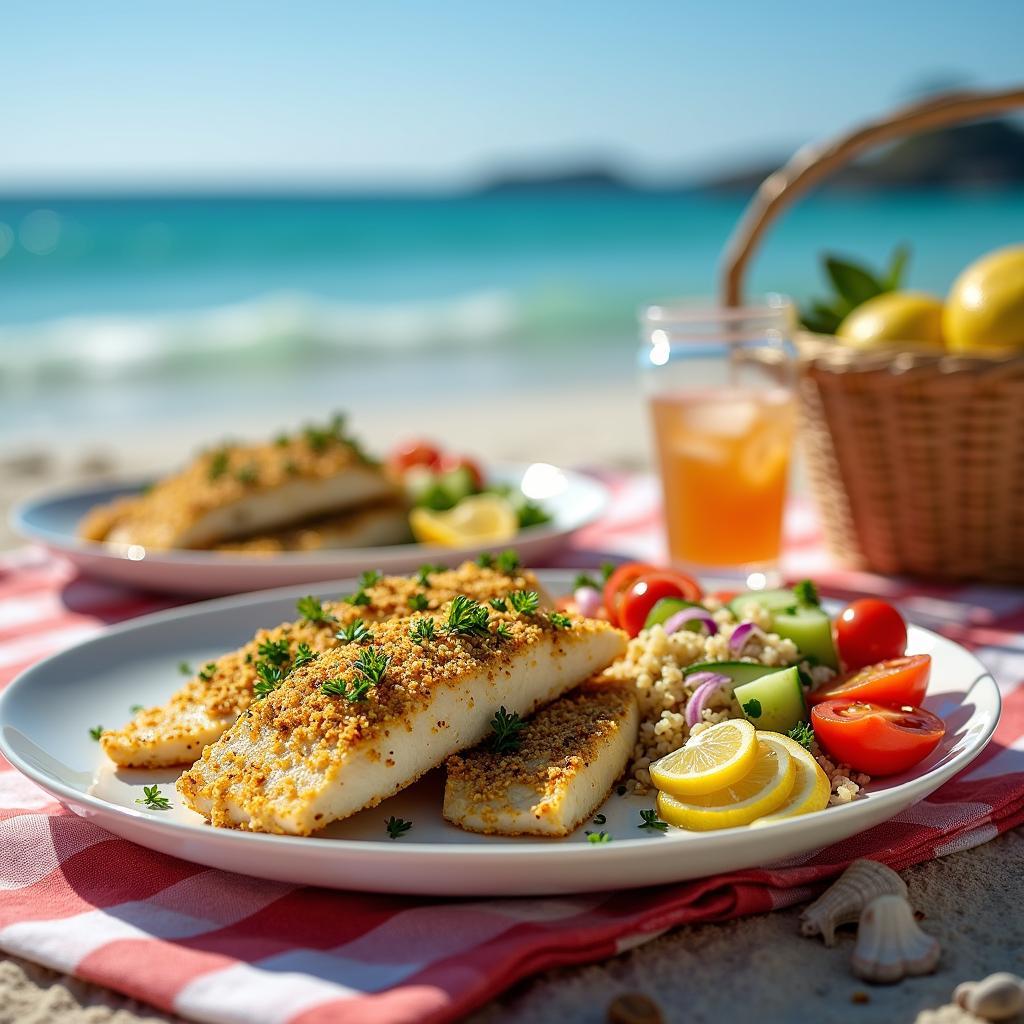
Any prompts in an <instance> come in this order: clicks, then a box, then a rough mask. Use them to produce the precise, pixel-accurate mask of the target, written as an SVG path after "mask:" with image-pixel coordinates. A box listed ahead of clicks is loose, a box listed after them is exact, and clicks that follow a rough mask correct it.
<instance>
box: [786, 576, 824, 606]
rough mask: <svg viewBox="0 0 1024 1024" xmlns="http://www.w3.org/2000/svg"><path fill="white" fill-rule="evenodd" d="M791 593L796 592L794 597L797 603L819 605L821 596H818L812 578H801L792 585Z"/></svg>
mask: <svg viewBox="0 0 1024 1024" xmlns="http://www.w3.org/2000/svg"><path fill="white" fill-rule="evenodd" d="M793 593H794V594H796V599H797V602H798V603H799V604H802V605H813V606H815V607H818V606H820V605H821V598H820V597H819V596H818V588H817V586H816V585H815V583H814V581H813V580H801V581H800V582H799V583H797V584H796V585H795V586H794V587H793Z"/></svg>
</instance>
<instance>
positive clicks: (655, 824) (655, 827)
mask: <svg viewBox="0 0 1024 1024" xmlns="http://www.w3.org/2000/svg"><path fill="white" fill-rule="evenodd" d="M640 817H641V818H642V819H643V820H642V821H641V822H640V824H639V825H637V828H646V829H649V830H650V831H651V832H665V831H667V830H668V822H667V821H662V820H661V818H659V817H658V812H657V811H656V810H655V809H654V808H653V807H649V808H646V809H644V810H642V811H641V812H640Z"/></svg>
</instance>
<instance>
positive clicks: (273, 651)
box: [256, 640, 291, 665]
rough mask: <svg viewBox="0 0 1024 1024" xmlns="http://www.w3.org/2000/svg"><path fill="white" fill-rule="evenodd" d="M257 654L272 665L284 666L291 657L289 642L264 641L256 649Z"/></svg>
mask: <svg viewBox="0 0 1024 1024" xmlns="http://www.w3.org/2000/svg"><path fill="white" fill-rule="evenodd" d="M256 653H257V654H259V656H260V657H261V658H262V659H263V660H264V661H269V662H270V664H271V665H283V664H284V663H285V662H286V661H288V659H289V658H290V657H291V651H290V650H289V648H288V641H287V640H263V641H261V642H260V645H259V646H258V647H257V648H256Z"/></svg>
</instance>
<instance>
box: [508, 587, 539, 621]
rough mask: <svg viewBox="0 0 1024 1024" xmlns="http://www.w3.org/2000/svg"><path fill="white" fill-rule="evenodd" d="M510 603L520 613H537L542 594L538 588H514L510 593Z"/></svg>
mask: <svg viewBox="0 0 1024 1024" xmlns="http://www.w3.org/2000/svg"><path fill="white" fill-rule="evenodd" d="M508 603H509V604H510V605H511V606H512V610H513V611H515V612H518V613H519V614H520V615H535V614H536V612H537V609H538V608H539V607H540V594H538V593H537V591H536V590H513V591H512V593H511V594H509V595H508Z"/></svg>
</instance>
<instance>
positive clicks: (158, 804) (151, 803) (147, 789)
mask: <svg viewBox="0 0 1024 1024" xmlns="http://www.w3.org/2000/svg"><path fill="white" fill-rule="evenodd" d="M142 792H143V796H142V798H141V799H139V800H136V801H135V802H136V803H137V804H145V805H146V806H147V807H148V808H150V809H151V810H154V811H169V810H170V809H171V802H170V800H168V799H167V797H165V796H162V795H161V794H160V787H159V786H143V787H142Z"/></svg>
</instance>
